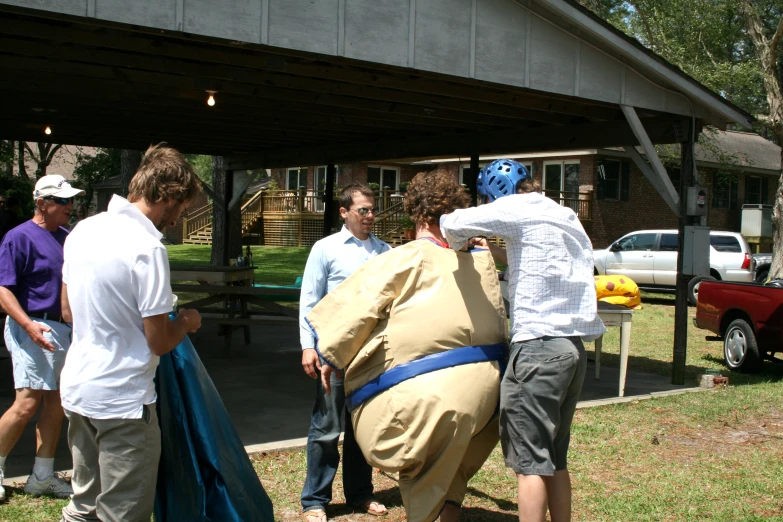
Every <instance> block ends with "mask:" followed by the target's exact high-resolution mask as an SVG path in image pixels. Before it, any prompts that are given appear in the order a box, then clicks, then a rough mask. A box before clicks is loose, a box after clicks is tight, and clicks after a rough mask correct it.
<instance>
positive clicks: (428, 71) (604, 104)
mask: <svg viewBox="0 0 783 522" xmlns="http://www.w3.org/2000/svg"><path fill="white" fill-rule="evenodd" d="M454 1H456V0H454ZM450 2H452V0H405V1H402V0H399V1H390V2H383V3H377V2H371V1H369V0H367V1H359V2H353V3H350V4H348V3H346V2H344V1H342V0H329V1H326V2H317V3H313V2H309V1H304V0H285V1H283V0H263V2H260V4H259V5H258V6H256V7H258V10H259V11H258V13H255V12H254V13H252V16H251V15H249V14H248V13H243V12H242V11H241V9H243V7H242V6H245V7H247V6H246V5H245V3H241V2H229V1H228V0H223V1H218V0H216V1H215V2H210V3H205V2H197V1H195V0H176V1H175V0H170V1H161V2H153V1H151V0H150V1H149V2H146V3H145V5H147V7H148V9H146V10H145V9H140V8H136V9H134V10H128V9H123V8H122V7H121V6H120V5H119V4H116V3H106V4H104V3H102V2H101V1H100V0H92V1H88V2H87V10H86V12H85V11H84V9H83V8H81V10H80V8H78V7H69V8H66V7H63V6H65V5H66V4H67V3H58V4H52V5H56V6H58V7H57V9H59V10H60V11H58V12H55V11H54V9H55V8H52V9H53V10H51V11H45V10H37V9H28V8H24V7H18V5H19V4H21V5H40V3H39V2H34V1H33V0H29V1H25V0H18V1H14V2H13V3H14V4H16V6H11V5H8V3H7V2H3V1H2V0H0V16H2V18H3V22H4V23H3V24H0V49H1V50H0V69H1V70H3V71H4V74H3V77H2V78H1V79H0V109H1V110H2V114H0V138H5V139H17V140H27V141H44V140H47V141H48V140H53V141H56V142H57V143H64V144H79V145H93V146H102V147H114V148H131V149H144V148H146V147H147V146H148V145H149V144H150V143H155V142H158V141H167V142H168V143H170V144H171V145H172V146H175V147H178V148H180V149H181V150H183V151H185V152H192V153H203V154H216V155H223V156H227V157H228V163H227V164H228V165H229V167H230V168H233V169H246V168H256V167H259V166H264V167H270V168H275V167H283V166H288V165H293V164H298V165H308V164H324V163H346V162H351V161H362V160H376V159H381V158H399V157H407V158H411V157H432V156H444V155H446V156H455V155H459V156H462V155H470V154H474V153H479V152H480V153H482V154H493V153H503V152H506V151H508V150H516V151H519V152H545V151H553V150H563V149H573V148H596V147H609V146H623V145H629V144H631V145H635V144H636V143H637V141H636V138H635V136H634V133H633V132H632V130H631V128H630V126H629V125H628V123H627V122H626V120H625V118H624V117H623V113H622V111H621V110H620V104H621V102H623V101H624V102H625V103H626V104H631V105H633V106H634V107H636V110H637V113H638V115H639V119H640V120H641V123H642V125H643V126H644V128H645V130H646V132H647V134H648V136H649V137H650V139H651V140H652V141H653V142H655V143H675V142H679V141H684V140H686V139H687V128H688V125H689V124H690V120H691V118H693V117H695V119H696V127H697V130H698V128H700V126H701V125H702V124H704V123H707V122H709V123H716V124H718V125H721V124H725V123H726V122H729V121H731V122H735V123H739V124H741V125H746V124H748V122H749V121H750V120H749V118H750V117H749V116H748V115H743V114H741V112H737V111H733V109H732V107H731V106H730V105H729V104H727V103H726V102H722V101H721V100H720V98H719V97H717V96H714V95H712V97H711V96H709V92H708V91H706V89H704V88H700V87H699V86H698V85H697V84H696V85H694V84H693V82H692V80H690V79H688V78H687V77H685V76H684V75H683V74H682V73H681V72H680V73H677V72H676V71H674V70H673V69H672V68H671V67H665V66H662V65H661V64H660V63H659V61H660V60H658V61H656V60H652V59H651V58H650V56H649V55H647V54H645V53H641V52H639V50H638V49H633V48H632V47H633V46H632V45H631V44H630V43H629V42H627V41H623V40H622V39H621V38H619V37H618V36H617V34H614V33H612V31H611V30H610V29H608V28H607V26H606V24H603V23H602V22H601V23H598V22H596V20H593V19H590V17H589V16H585V14H584V12H580V11H579V10H578V9H575V8H573V6H572V5H571V4H569V3H567V2H563V1H562V0H549V1H544V0H535V1H531V2H527V3H525V2H514V1H512V0H506V1H501V2H497V1H494V2H488V1H483V0H481V1H479V0H459V1H457V4H459V6H463V4H464V6H463V7H466V9H467V10H466V11H465V12H462V11H459V10H457V9H456V8H455V9H445V7H448V6H449V5H451V3H450ZM148 4H149V5H148ZM68 5H70V4H68ZM74 5H75V4H74ZM96 5H97V6H98V8H96ZM253 5H255V3H254V4H253ZM218 7H220V9H218ZM452 7H453V6H452ZM569 7H571V8H572V9H569ZM349 8H350V9H358V11H355V12H354V11H350V12H349V11H348V9H349ZM441 8H444V9H441ZM248 9H249V7H248ZM254 9H255V8H254ZM553 9H555V10H559V11H558V12H554V14H553ZM169 11H170V12H169ZM362 16H363V17H364V18H361V17H362ZM569 17H571V18H569ZM332 19H333V21H334V22H335V23H334V25H332V24H331V22H329V23H326V22H327V21H332ZM357 19H361V20H360V21H359V22H357ZM569 20H572V21H569ZM564 21H565V22H564ZM577 22H579V23H580V24H582V25H580V26H579V27H576V24H577ZM297 24H300V25H298V26H297ZM302 24H304V25H302ZM384 24H385V25H384ZM450 24H451V25H450ZM454 24H458V25H457V26H454ZM487 24H500V26H502V27H501V28H502V29H503V30H504V31H506V32H508V31H511V33H510V34H511V35H512V36H513V35H515V34H516V33H514V32H513V31H521V32H520V33H519V34H524V38H522V39H520V40H521V43H520V45H521V44H524V45H523V47H521V48H516V47H514V46H508V45H505V43H506V42H508V41H510V40H509V39H508V38H507V39H505V40H503V39H501V40H499V41H493V40H492V39H491V38H490V39H488V38H487V37H486V36H485V32H484V31H485V29H486V27H487ZM564 24H565V25H564ZM602 24H603V25H602ZM500 26H498V27H500ZM566 26H568V27H566ZM362 27H370V28H375V30H374V31H369V30H365V31H364V32H361V31H360V30H361V28H362ZM379 27H383V28H384V31H385V33H384V35H385V36H387V37H388V38H387V40H382V41H381V44H382V45H378V44H377V42H376V43H373V41H372V40H373V39H375V40H377V39H378V38H377V34H378V30H377V29H378V28H379ZM575 27H576V28H575ZM297 28H299V30H297ZM422 28H426V29H427V30H426V31H425V30H423V29H422ZM303 29H306V30H303ZM392 30H393V31H394V34H391V32H390V31H392ZM357 31H358V32H357ZM300 33H301V34H300ZM386 33H389V34H386ZM455 34H459V35H468V36H466V37H465V38H462V37H459V38H457V37H455ZM394 35H396V36H394ZM395 38H396V39H395ZM499 43H500V44H503V45H499ZM493 46H494V47H493ZM602 46H603V47H602ZM618 47H619V48H622V49H618ZM620 50H622V53H620ZM437 52H441V55H438V56H436V55H435V54H437ZM433 53H435V54H433ZM613 53H614V54H617V55H618V56H620V55H622V56H620V58H618V57H616V56H614V55H613ZM623 53H624V54H623ZM558 57H564V58H563V59H566V60H568V63H569V64H570V65H569V67H563V66H562V63H559V62H557V61H556V60H557V59H558ZM648 62H649V63H648ZM607 71H608V72H607ZM629 71H630V72H629ZM645 74H648V75H649V77H647V76H645ZM678 74H679V76H681V78H679V79H678V78H677V75H678ZM661 78H663V79H664V80H665V82H668V83H667V84H666V85H664V84H663V83H661V82H662V81H663V80H661ZM678 81H679V83H677V82H678ZM680 84H681V85H680ZM686 87H687V89H686ZM688 89H690V90H688ZM207 91H217V95H216V99H217V104H216V105H215V106H214V107H208V106H207V105H206V103H205V101H206V98H207ZM702 91H704V92H702ZM697 95H699V96H697ZM46 126H50V127H51V128H52V130H53V134H52V135H51V136H45V135H44V134H43V129H44V128H45V127H46Z"/></svg>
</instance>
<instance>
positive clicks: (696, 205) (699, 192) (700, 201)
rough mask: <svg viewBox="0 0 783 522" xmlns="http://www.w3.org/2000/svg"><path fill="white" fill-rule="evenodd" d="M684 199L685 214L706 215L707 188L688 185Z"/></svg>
mask: <svg viewBox="0 0 783 522" xmlns="http://www.w3.org/2000/svg"><path fill="white" fill-rule="evenodd" d="M687 194H688V195H687V199H686V200H685V215H686V216H706V215H707V189H706V188H704V187H688V192H687Z"/></svg>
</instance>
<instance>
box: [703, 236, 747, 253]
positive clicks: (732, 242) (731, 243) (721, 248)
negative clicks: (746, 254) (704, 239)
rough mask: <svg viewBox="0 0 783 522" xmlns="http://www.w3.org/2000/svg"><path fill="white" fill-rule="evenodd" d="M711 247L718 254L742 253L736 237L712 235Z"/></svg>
mask: <svg viewBox="0 0 783 522" xmlns="http://www.w3.org/2000/svg"><path fill="white" fill-rule="evenodd" d="M710 246H712V248H714V249H715V250H717V251H718V252H742V247H741V246H740V243H739V241H737V238H736V237H734V236H713V235H710Z"/></svg>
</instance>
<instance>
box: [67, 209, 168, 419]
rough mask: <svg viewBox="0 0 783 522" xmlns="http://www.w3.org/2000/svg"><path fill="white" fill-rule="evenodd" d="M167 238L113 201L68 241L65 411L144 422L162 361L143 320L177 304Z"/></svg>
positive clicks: (136, 212)
mask: <svg viewBox="0 0 783 522" xmlns="http://www.w3.org/2000/svg"><path fill="white" fill-rule="evenodd" d="M161 237H163V235H162V234H161V233H160V232H159V231H158V230H156V229H155V226H154V225H153V224H152V222H151V221H150V220H149V219H148V218H147V217H146V216H144V214H142V213H141V211H139V210H138V209H137V208H136V207H135V206H133V205H132V204H130V203H129V202H128V201H127V200H126V199H124V198H121V197H120V196H116V195H115V196H114V197H113V198H112V200H111V202H110V203H109V209H108V211H107V212H103V213H101V214H98V215H97V216H93V217H90V218H87V219H85V220H83V221H81V222H80V223H79V224H78V226H77V227H76V228H74V230H73V232H71V234H70V235H69V236H68V240H67V241H66V243H65V253H64V257H65V264H64V265H63V282H64V283H65V284H66V285H68V300H69V302H70V306H71V312H72V313H73V340H72V343H71V348H70V350H69V352H68V357H67V358H66V360H65V366H64V368H63V371H62V374H61V376H60V396H61V397H62V405H63V408H65V409H67V410H69V411H72V412H76V413H78V414H80V415H84V416H85V417H89V418H93V419H138V418H141V417H142V413H143V406H144V405H145V404H152V403H154V402H155V400H156V394H155V387H154V385H153V377H154V376H155V370H156V368H157V367H158V359H159V358H158V356H157V355H155V354H153V353H152V352H151V351H150V348H149V346H148V345H147V338H146V337H145V335H144V323H143V321H142V318H144V317H151V316H154V315H160V314H165V313H167V312H170V311H171V309H172V306H173V298H172V294H171V285H170V278H169V260H168V255H167V253H166V248H165V247H164V246H163V244H161V242H160V238H161Z"/></svg>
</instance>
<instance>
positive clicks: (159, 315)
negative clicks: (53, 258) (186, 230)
mask: <svg viewBox="0 0 783 522" xmlns="http://www.w3.org/2000/svg"><path fill="white" fill-rule="evenodd" d="M198 192H199V185H198V179H197V178H196V176H195V174H194V173H193V169H192V168H191V167H190V165H189V164H188V163H187V161H186V160H185V157H184V156H183V155H182V154H181V153H179V152H178V151H176V150H174V149H171V148H168V147H166V146H164V145H163V144H161V145H156V146H152V147H150V148H149V149H148V150H147V152H146V153H145V155H144V158H142V161H141V164H140V166H139V170H138V171H137V172H136V174H135V176H134V177H133V179H132V180H131V183H130V187H129V195H128V200H125V199H123V198H121V197H119V196H116V195H115V196H114V197H113V198H112V200H111V202H110V203H109V209H108V211H107V212H104V213H101V214H99V215H97V216H94V217H91V218H88V219H85V220H84V221H82V222H80V223H79V225H78V226H77V227H76V228H75V229H74V231H73V232H72V233H71V235H70V236H69V238H68V241H67V242H66V244H65V264H64V266H63V290H62V305H63V306H62V308H63V315H65V316H66V317H68V316H71V317H72V320H73V341H72V343H71V349H70V352H69V354H68V358H67V359H66V362H65V367H64V368H63V371H62V377H61V392H60V393H61V396H62V404H63V408H64V409H65V414H66V416H67V417H68V420H69V422H70V426H69V428H68V444H69V446H70V448H71V453H72V454H73V479H72V484H73V490H74V496H73V498H72V499H71V502H70V504H68V505H67V506H66V507H65V508H64V509H63V520H65V521H68V522H76V521H83V520H111V521H123V522H135V521H139V522H141V521H144V522H149V520H150V516H151V514H152V510H153V505H154V500H155V484H156V482H157V473H158V461H159V458H160V429H159V428H158V419H157V415H156V413H155V401H156V394H155V387H154V384H153V377H154V376H155V370H156V368H157V366H158V359H159V356H161V355H163V354H166V353H168V352H170V351H171V350H173V349H174V348H175V347H176V346H177V345H178V344H179V343H180V342H181V341H182V339H183V338H184V337H185V335H186V334H187V333H188V332H195V331H196V330H197V329H198V328H199V327H200V326H201V316H200V315H199V314H198V312H197V311H195V310H180V311H179V314H178V316H177V318H176V319H174V320H170V319H169V313H170V312H171V310H172V307H173V304H174V302H173V298H172V293H171V285H170V282H169V260H168V256H167V253H166V248H165V247H164V246H163V245H162V244H161V242H160V238H161V237H162V234H161V233H160V230H162V229H163V228H164V227H165V226H167V225H173V224H174V223H175V222H176V221H177V219H178V218H179V216H180V214H181V213H182V211H183V210H184V209H185V208H186V207H187V206H188V204H189V203H190V201H192V200H193V198H194V197H195V196H196V195H197V194H198Z"/></svg>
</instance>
